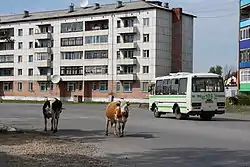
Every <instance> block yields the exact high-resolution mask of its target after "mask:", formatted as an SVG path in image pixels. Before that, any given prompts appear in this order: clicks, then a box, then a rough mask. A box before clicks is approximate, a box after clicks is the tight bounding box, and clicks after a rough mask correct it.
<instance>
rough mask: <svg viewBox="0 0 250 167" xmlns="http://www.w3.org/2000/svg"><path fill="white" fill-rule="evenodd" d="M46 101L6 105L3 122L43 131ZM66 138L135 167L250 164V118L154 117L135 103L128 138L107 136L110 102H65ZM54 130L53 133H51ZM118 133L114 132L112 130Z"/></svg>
mask: <svg viewBox="0 0 250 167" xmlns="http://www.w3.org/2000/svg"><path fill="white" fill-rule="evenodd" d="M41 107H42V105H41V104H40V105H39V104H5V103H2V104H0V123H6V124H12V125H14V126H16V127H19V128H25V129H40V130H43V128H44V124H43V123H44V122H43V117H42V112H41ZM64 107H65V108H66V111H65V112H63V113H62V115H61V118H60V122H59V132H58V133H57V134H56V135H58V136H61V137H66V138H69V137H78V138H84V139H85V140H84V141H85V142H88V143H95V144H96V146H98V147H100V148H102V149H103V150H104V152H105V154H106V156H107V157H109V158H112V160H115V161H118V162H120V163H121V164H124V165H127V166H131V167H142V166H143V167H148V166H155V167H163V166H164V167H165V166H169V167H194V166H195V165H197V166H200V167H211V166H212V167H215V166H216V167H217V166H218V167H222V166H223V167H224V166H225V167H238V166H239V167H247V166H249V167H250V158H249V157H250V116H245V115H244V116H242V115H237V114H226V115H224V116H219V117H217V118H215V119H213V120H212V121H209V122H207V121H200V120H199V118H198V117H197V118H191V119H189V120H182V121H180V120H175V119H173V116H172V115H169V116H168V117H167V118H154V117H153V115H152V113H150V112H149V111H147V110H145V109H139V108H138V106H132V109H131V114H130V118H129V121H128V124H127V127H126V133H125V134H126V137H124V138H117V137H114V136H113V135H112V134H110V136H108V137H106V136H104V127H105V117H104V110H105V105H98V104H95V105H93V104H88V105H87V104H79V105H65V106H64ZM48 133H50V132H48ZM110 133H112V131H110Z"/></svg>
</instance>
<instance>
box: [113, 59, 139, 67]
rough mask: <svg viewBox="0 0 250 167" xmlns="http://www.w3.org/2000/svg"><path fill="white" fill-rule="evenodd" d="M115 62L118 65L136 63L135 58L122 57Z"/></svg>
mask: <svg viewBox="0 0 250 167" xmlns="http://www.w3.org/2000/svg"><path fill="white" fill-rule="evenodd" d="M116 62H117V64H119V65H135V64H137V59H136V58H123V59H117V60H116Z"/></svg>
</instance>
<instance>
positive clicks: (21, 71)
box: [0, 1, 195, 101]
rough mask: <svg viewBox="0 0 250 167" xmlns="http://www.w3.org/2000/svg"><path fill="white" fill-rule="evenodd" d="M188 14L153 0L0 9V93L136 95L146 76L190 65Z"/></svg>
mask: <svg viewBox="0 0 250 167" xmlns="http://www.w3.org/2000/svg"><path fill="white" fill-rule="evenodd" d="M194 18H195V16H193V15H190V14H186V13H183V12H182V8H173V9H170V8H169V7H168V4H166V3H162V2H160V1H132V2H122V1H117V2H116V3H113V4H98V3H96V4H95V5H93V6H88V7H84V8H76V7H74V5H70V6H69V8H68V9H65V10H57V11H45V12H36V13H31V12H29V11H24V13H23V14H18V15H7V16H0V36H1V37H2V38H1V39H0V90H1V94H0V96H1V97H2V99H26V100H29V99H30V100H43V99H44V97H55V96H56V97H58V98H60V99H62V100H65V101H72V100H74V99H75V98H78V99H79V101H87V100H88V101H89V100H91V101H107V100H108V97H109V96H110V95H113V96H114V97H115V98H125V99H128V100H131V101H142V100H143V99H146V98H147V95H148V92H147V90H148V84H149V82H150V80H151V79H152V78H154V77H158V76H162V75H166V74H168V73H169V72H177V71H187V72H192V71H193V20H194ZM54 75H59V76H60V82H59V83H58V84H53V83H52V82H51V77H53V76H54Z"/></svg>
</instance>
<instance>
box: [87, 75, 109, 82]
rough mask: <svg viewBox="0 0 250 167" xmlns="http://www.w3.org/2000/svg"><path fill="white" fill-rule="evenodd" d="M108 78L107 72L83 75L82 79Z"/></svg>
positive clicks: (99, 79)
mask: <svg viewBox="0 0 250 167" xmlns="http://www.w3.org/2000/svg"><path fill="white" fill-rule="evenodd" d="M105 80H108V74H95V75H94V74H93V75H90V74H89V75H84V81H105Z"/></svg>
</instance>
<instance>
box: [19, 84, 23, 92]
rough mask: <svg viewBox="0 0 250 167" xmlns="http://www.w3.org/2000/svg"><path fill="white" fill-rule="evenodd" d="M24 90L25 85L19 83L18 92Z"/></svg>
mask: <svg viewBox="0 0 250 167" xmlns="http://www.w3.org/2000/svg"><path fill="white" fill-rule="evenodd" d="M22 89H23V83H22V82H18V91H22Z"/></svg>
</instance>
